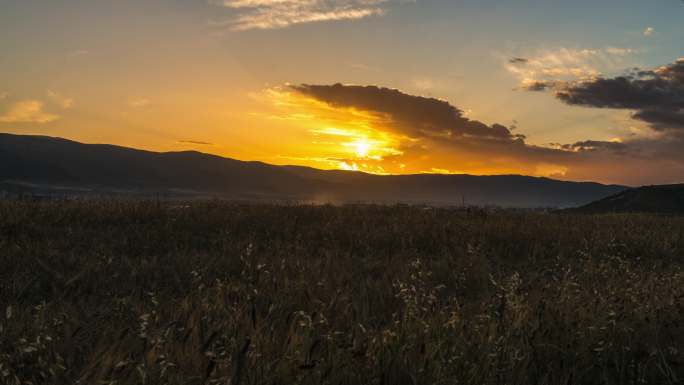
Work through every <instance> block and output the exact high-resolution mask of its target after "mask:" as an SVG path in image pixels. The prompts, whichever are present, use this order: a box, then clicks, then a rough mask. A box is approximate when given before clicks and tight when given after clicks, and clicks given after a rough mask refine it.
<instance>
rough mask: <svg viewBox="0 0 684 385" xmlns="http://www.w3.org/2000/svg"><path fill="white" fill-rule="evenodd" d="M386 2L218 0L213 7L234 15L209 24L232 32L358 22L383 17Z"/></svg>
mask: <svg viewBox="0 0 684 385" xmlns="http://www.w3.org/2000/svg"><path fill="white" fill-rule="evenodd" d="M389 1H390V0H222V1H213V3H214V4H218V5H221V6H223V7H226V8H230V9H233V10H234V11H235V13H236V14H235V16H234V17H233V18H230V19H228V20H226V21H222V22H218V23H213V24H215V25H218V26H226V27H228V28H230V29H231V30H234V31H244V30H250V29H278V28H286V27H289V26H292V25H296V24H305V23H313V22H324V21H335V20H358V19H363V18H367V17H371V16H379V15H384V14H385V12H386V11H387V8H386V3H388V2H389Z"/></svg>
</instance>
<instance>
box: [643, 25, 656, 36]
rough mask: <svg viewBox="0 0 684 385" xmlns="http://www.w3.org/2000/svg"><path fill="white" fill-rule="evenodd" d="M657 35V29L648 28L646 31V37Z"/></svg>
mask: <svg viewBox="0 0 684 385" xmlns="http://www.w3.org/2000/svg"><path fill="white" fill-rule="evenodd" d="M654 33H655V29H654V28H653V27H646V29H644V36H652V35H653V34H654Z"/></svg>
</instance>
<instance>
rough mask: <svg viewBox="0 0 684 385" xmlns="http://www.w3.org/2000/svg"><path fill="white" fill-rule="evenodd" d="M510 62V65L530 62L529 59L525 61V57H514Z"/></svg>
mask: <svg viewBox="0 0 684 385" xmlns="http://www.w3.org/2000/svg"><path fill="white" fill-rule="evenodd" d="M508 62H509V63H510V64H527V63H528V62H529V60H528V59H525V58H524V57H514V58H510V59H508Z"/></svg>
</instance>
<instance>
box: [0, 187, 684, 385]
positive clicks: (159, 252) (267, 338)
mask: <svg viewBox="0 0 684 385" xmlns="http://www.w3.org/2000/svg"><path fill="white" fill-rule="evenodd" d="M683 266H684V218H668V217H656V216H641V215H608V216H579V215H543V214H535V213H516V212H506V211H502V212H497V213H487V212H483V211H472V210H470V211H469V210H450V209H427V208H418V207H404V206H396V207H382V206H361V205H359V206H354V205H351V206H343V207H332V206H269V205H249V204H233V203H225V202H206V203H191V204H178V203H162V204H158V203H153V202H121V201H101V202H80V203H73V202H71V203H69V202H66V203H27V202H2V203H0V310H2V312H1V313H0V383H2V384H232V385H236V384H243V385H246V384H378V385H380V384H497V385H501V384H677V383H682V381H684V271H683V270H682V267H683Z"/></svg>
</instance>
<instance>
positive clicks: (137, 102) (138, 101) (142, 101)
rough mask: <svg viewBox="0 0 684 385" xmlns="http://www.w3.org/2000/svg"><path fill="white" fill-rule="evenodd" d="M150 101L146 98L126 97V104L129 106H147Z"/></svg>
mask: <svg viewBox="0 0 684 385" xmlns="http://www.w3.org/2000/svg"><path fill="white" fill-rule="evenodd" d="M150 103H152V102H151V101H150V100H149V99H146V98H130V99H128V106H129V107H131V108H142V107H147V106H149V105H150Z"/></svg>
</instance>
